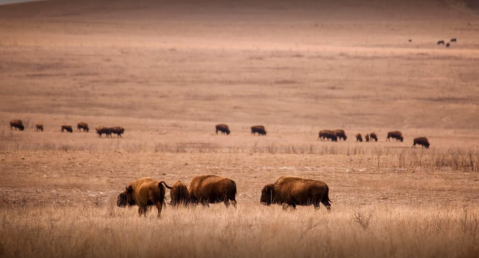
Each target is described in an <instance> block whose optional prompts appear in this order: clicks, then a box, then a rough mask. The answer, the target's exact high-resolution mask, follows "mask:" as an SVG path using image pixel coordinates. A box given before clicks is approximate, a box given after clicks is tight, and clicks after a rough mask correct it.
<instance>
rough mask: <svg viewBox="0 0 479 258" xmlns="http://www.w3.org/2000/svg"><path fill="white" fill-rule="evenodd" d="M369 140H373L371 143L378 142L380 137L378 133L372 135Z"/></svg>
mask: <svg viewBox="0 0 479 258" xmlns="http://www.w3.org/2000/svg"><path fill="white" fill-rule="evenodd" d="M369 138H370V139H371V141H373V140H374V141H376V142H377V141H378V136H377V135H376V133H370V134H369Z"/></svg>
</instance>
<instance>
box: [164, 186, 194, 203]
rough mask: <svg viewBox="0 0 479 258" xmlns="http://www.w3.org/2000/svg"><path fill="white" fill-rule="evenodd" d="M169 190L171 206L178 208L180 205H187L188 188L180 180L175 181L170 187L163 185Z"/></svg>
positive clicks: (188, 197)
mask: <svg viewBox="0 0 479 258" xmlns="http://www.w3.org/2000/svg"><path fill="white" fill-rule="evenodd" d="M165 186H166V187H167V188H168V189H171V190H170V197H171V202H170V204H171V205H173V206H179V205H180V204H183V205H185V206H186V205H187V204H188V201H189V199H190V194H189V192H188V188H187V187H186V185H185V184H183V183H182V182H181V181H180V180H178V181H176V183H175V184H173V185H172V186H171V187H169V186H167V185H165Z"/></svg>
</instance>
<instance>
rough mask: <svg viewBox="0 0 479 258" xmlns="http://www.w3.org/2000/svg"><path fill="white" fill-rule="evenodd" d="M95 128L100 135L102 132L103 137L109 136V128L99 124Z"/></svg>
mask: <svg viewBox="0 0 479 258" xmlns="http://www.w3.org/2000/svg"><path fill="white" fill-rule="evenodd" d="M95 130H96V133H97V134H98V135H99V136H100V137H101V135H102V134H104V135H105V137H111V128H108V127H103V126H100V127H97V128H95Z"/></svg>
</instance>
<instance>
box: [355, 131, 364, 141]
mask: <svg viewBox="0 0 479 258" xmlns="http://www.w3.org/2000/svg"><path fill="white" fill-rule="evenodd" d="M356 142H363V137H362V136H361V134H360V133H358V134H356Z"/></svg>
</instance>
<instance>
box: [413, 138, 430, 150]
mask: <svg viewBox="0 0 479 258" xmlns="http://www.w3.org/2000/svg"><path fill="white" fill-rule="evenodd" d="M416 144H417V145H421V146H422V147H423V148H426V149H429V141H428V140H427V138H426V137H418V138H414V143H413V145H412V146H413V147H415V146H416Z"/></svg>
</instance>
